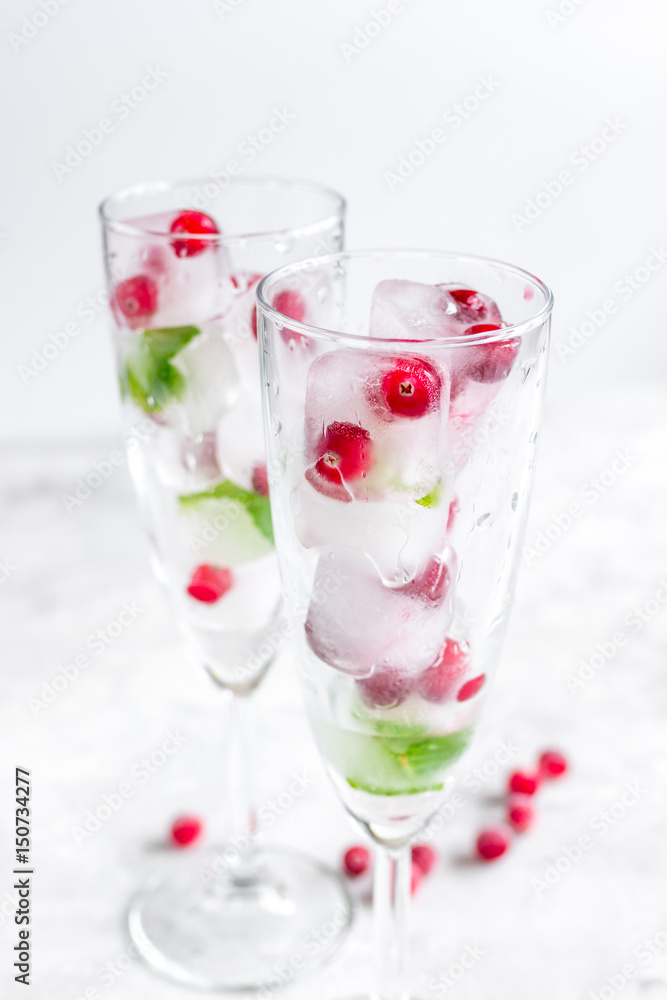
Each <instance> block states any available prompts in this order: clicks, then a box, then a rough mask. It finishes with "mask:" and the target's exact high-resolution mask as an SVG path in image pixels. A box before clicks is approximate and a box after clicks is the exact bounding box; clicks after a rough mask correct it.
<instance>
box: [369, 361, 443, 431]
mask: <svg viewBox="0 0 667 1000" xmlns="http://www.w3.org/2000/svg"><path fill="white" fill-rule="evenodd" d="M441 384H442V383H441V380H440V376H439V375H438V373H437V371H436V370H435V368H434V367H433V365H432V364H431V363H430V362H429V361H424V360H423V359H422V358H401V360H400V361H399V362H398V363H397V364H396V367H395V368H392V370H391V371H389V372H387V373H386V375H384V377H383V379H382V398H383V399H384V402H385V404H386V406H387V407H388V408H389V410H390V411H391V412H392V413H394V414H396V415H397V416H400V417H423V416H424V414H425V413H428V412H429V411H431V410H434V409H436V407H437V405H438V399H439V397H440V387H441Z"/></svg>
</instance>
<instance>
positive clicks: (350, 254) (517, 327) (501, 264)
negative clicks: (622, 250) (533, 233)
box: [256, 248, 554, 349]
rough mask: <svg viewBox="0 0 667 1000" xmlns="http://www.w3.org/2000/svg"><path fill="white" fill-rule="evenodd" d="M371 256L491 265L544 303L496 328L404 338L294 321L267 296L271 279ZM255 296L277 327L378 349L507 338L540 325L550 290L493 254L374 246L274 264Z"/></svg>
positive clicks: (550, 303)
mask: <svg viewBox="0 0 667 1000" xmlns="http://www.w3.org/2000/svg"><path fill="white" fill-rule="evenodd" d="M374 257H376V258H379V257H394V258H399V257H403V258H413V259H419V258H422V259H425V258H440V259H441V260H447V261H460V262H461V263H466V262H468V263H473V264H486V265H491V266H493V267H496V268H499V269H502V270H504V271H506V272H509V273H511V274H513V275H514V276H516V277H518V278H522V279H523V280H524V281H527V282H529V283H530V284H531V285H532V286H533V287H534V288H536V289H538V290H539V291H540V292H541V293H542V294H543V296H544V304H543V305H542V307H541V308H540V309H539V311H538V312H536V313H535V314H534V315H533V316H530V317H529V318H528V319H525V320H523V321H522V322H521V323H515V324H512V325H509V326H503V327H501V329H499V330H491V331H487V332H485V333H475V334H468V335H464V334H461V335H458V336H453V337H421V338H420V337H416V338H410V339H408V338H393V337H392V338H385V337H371V336H369V335H367V334H357V333H345V332H344V331H342V330H331V329H328V328H326V327H318V326H313V325H311V324H309V323H304V322H298V321H297V320H293V319H291V318H290V317H289V316H286V315H285V314H284V313H281V312H280V311H279V310H277V309H274V307H273V306H272V305H271V304H270V303H269V301H268V299H267V289H269V287H270V285H271V284H272V283H274V282H276V281H278V280H280V279H281V278H283V277H290V276H291V275H297V274H299V273H300V272H303V271H312V270H314V269H315V268H316V267H318V266H319V267H321V266H322V265H326V264H333V263H336V262H337V261H342V260H346V259H348V260H359V259H363V258H369V259H370V258H374ZM256 296H257V302H258V304H259V306H260V312H261V313H266V314H267V315H268V316H270V317H271V319H272V320H273V321H274V322H277V323H278V324H279V325H280V326H281V327H284V326H289V328H290V330H294V331H295V332H296V333H300V334H302V335H304V336H306V337H313V338H315V339H318V340H327V341H343V342H347V341H349V342H350V343H355V344H357V345H359V344H375V345H378V349H381V348H380V346H379V345H383V346H387V345H396V344H400V345H405V344H430V345H435V344H437V345H439V346H440V347H441V348H443V349H444V348H449V347H472V346H474V345H477V344H492V343H498V342H499V341H504V340H507V339H508V338H510V337H519V338H521V337H523V336H525V335H526V334H527V333H529V332H530V331H531V330H534V329H536V328H537V327H539V326H542V324H543V323H544V322H545V321H546V320H547V319H548V317H549V316H550V314H551V310H552V308H553V302H554V298H553V293H552V291H551V289H550V288H549V286H548V285H546V284H545V283H544V282H543V281H542V280H541V279H540V278H538V277H536V276H535V275H534V274H531V272H530V271H526V270H524V269H523V268H521V267H517V266H516V265H515V264H508V263H506V262H505V261H501V260H496V259H495V258H493V257H484V256H480V255H476V254H464V253H457V252H455V251H448V250H410V249H408V250H400V249H392V248H389V249H374V250H342V251H340V252H338V253H333V254H327V255H326V256H322V257H308V258H306V259H305V260H300V261H297V262H295V263H293V264H286V265H284V266H283V267H280V268H277V269H276V270H275V271H271V272H270V273H269V274H267V275H266V276H265V277H264V278H262V280H261V281H260V282H259V284H258V286H257V292H256Z"/></svg>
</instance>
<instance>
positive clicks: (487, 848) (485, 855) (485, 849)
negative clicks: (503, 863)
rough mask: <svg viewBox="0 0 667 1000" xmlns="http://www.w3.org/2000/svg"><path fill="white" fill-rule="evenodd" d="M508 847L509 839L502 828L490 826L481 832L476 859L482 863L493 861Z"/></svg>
mask: <svg viewBox="0 0 667 1000" xmlns="http://www.w3.org/2000/svg"><path fill="white" fill-rule="evenodd" d="M509 846H510V838H509V836H508V834H507V833H506V832H505V830H504V829H502V827H499V826H490V827H488V828H487V829H486V830H482V832H481V833H480V835H479V837H478V838H477V843H476V845H475V847H476V849H477V857H478V858H480V859H481V860H482V861H495V860H496V858H499V857H501V855H503V854H504V853H505V851H506V850H507V849H508V847H509Z"/></svg>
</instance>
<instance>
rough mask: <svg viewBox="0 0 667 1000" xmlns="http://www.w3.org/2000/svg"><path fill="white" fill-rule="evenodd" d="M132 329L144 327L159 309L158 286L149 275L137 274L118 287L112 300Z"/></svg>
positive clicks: (112, 303)
mask: <svg viewBox="0 0 667 1000" xmlns="http://www.w3.org/2000/svg"><path fill="white" fill-rule="evenodd" d="M111 305H112V308H114V307H115V309H117V310H118V311H120V313H121V314H122V315H123V316H124V317H125V319H126V320H127V321H128V325H129V326H131V327H137V326H143V324H144V322H145V321H146V320H149V319H150V318H151V316H152V315H153V313H154V312H155V310H156V309H157V285H156V284H155V282H154V281H153V279H152V278H150V277H149V276H148V275H147V274H136V275H135V276H134V277H133V278H127V280H126V281H121V282H120V284H118V285H116V290H115V292H114V294H113V298H112V300H111Z"/></svg>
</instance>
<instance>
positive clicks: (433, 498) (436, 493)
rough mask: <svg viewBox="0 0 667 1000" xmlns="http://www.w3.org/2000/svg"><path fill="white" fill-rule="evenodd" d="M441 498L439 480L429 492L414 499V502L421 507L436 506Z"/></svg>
mask: <svg viewBox="0 0 667 1000" xmlns="http://www.w3.org/2000/svg"><path fill="white" fill-rule="evenodd" d="M441 499H442V483H441V482H440V480H438V482H437V483H436V484H435V486H434V487H433V489H432V490H431V492H430V493H427V494H426V496H425V497H421V498H420V499H419V500H415V503H418V504H420V505H421V506H422V507H437V506H438V504H439V503H440V500H441Z"/></svg>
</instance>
